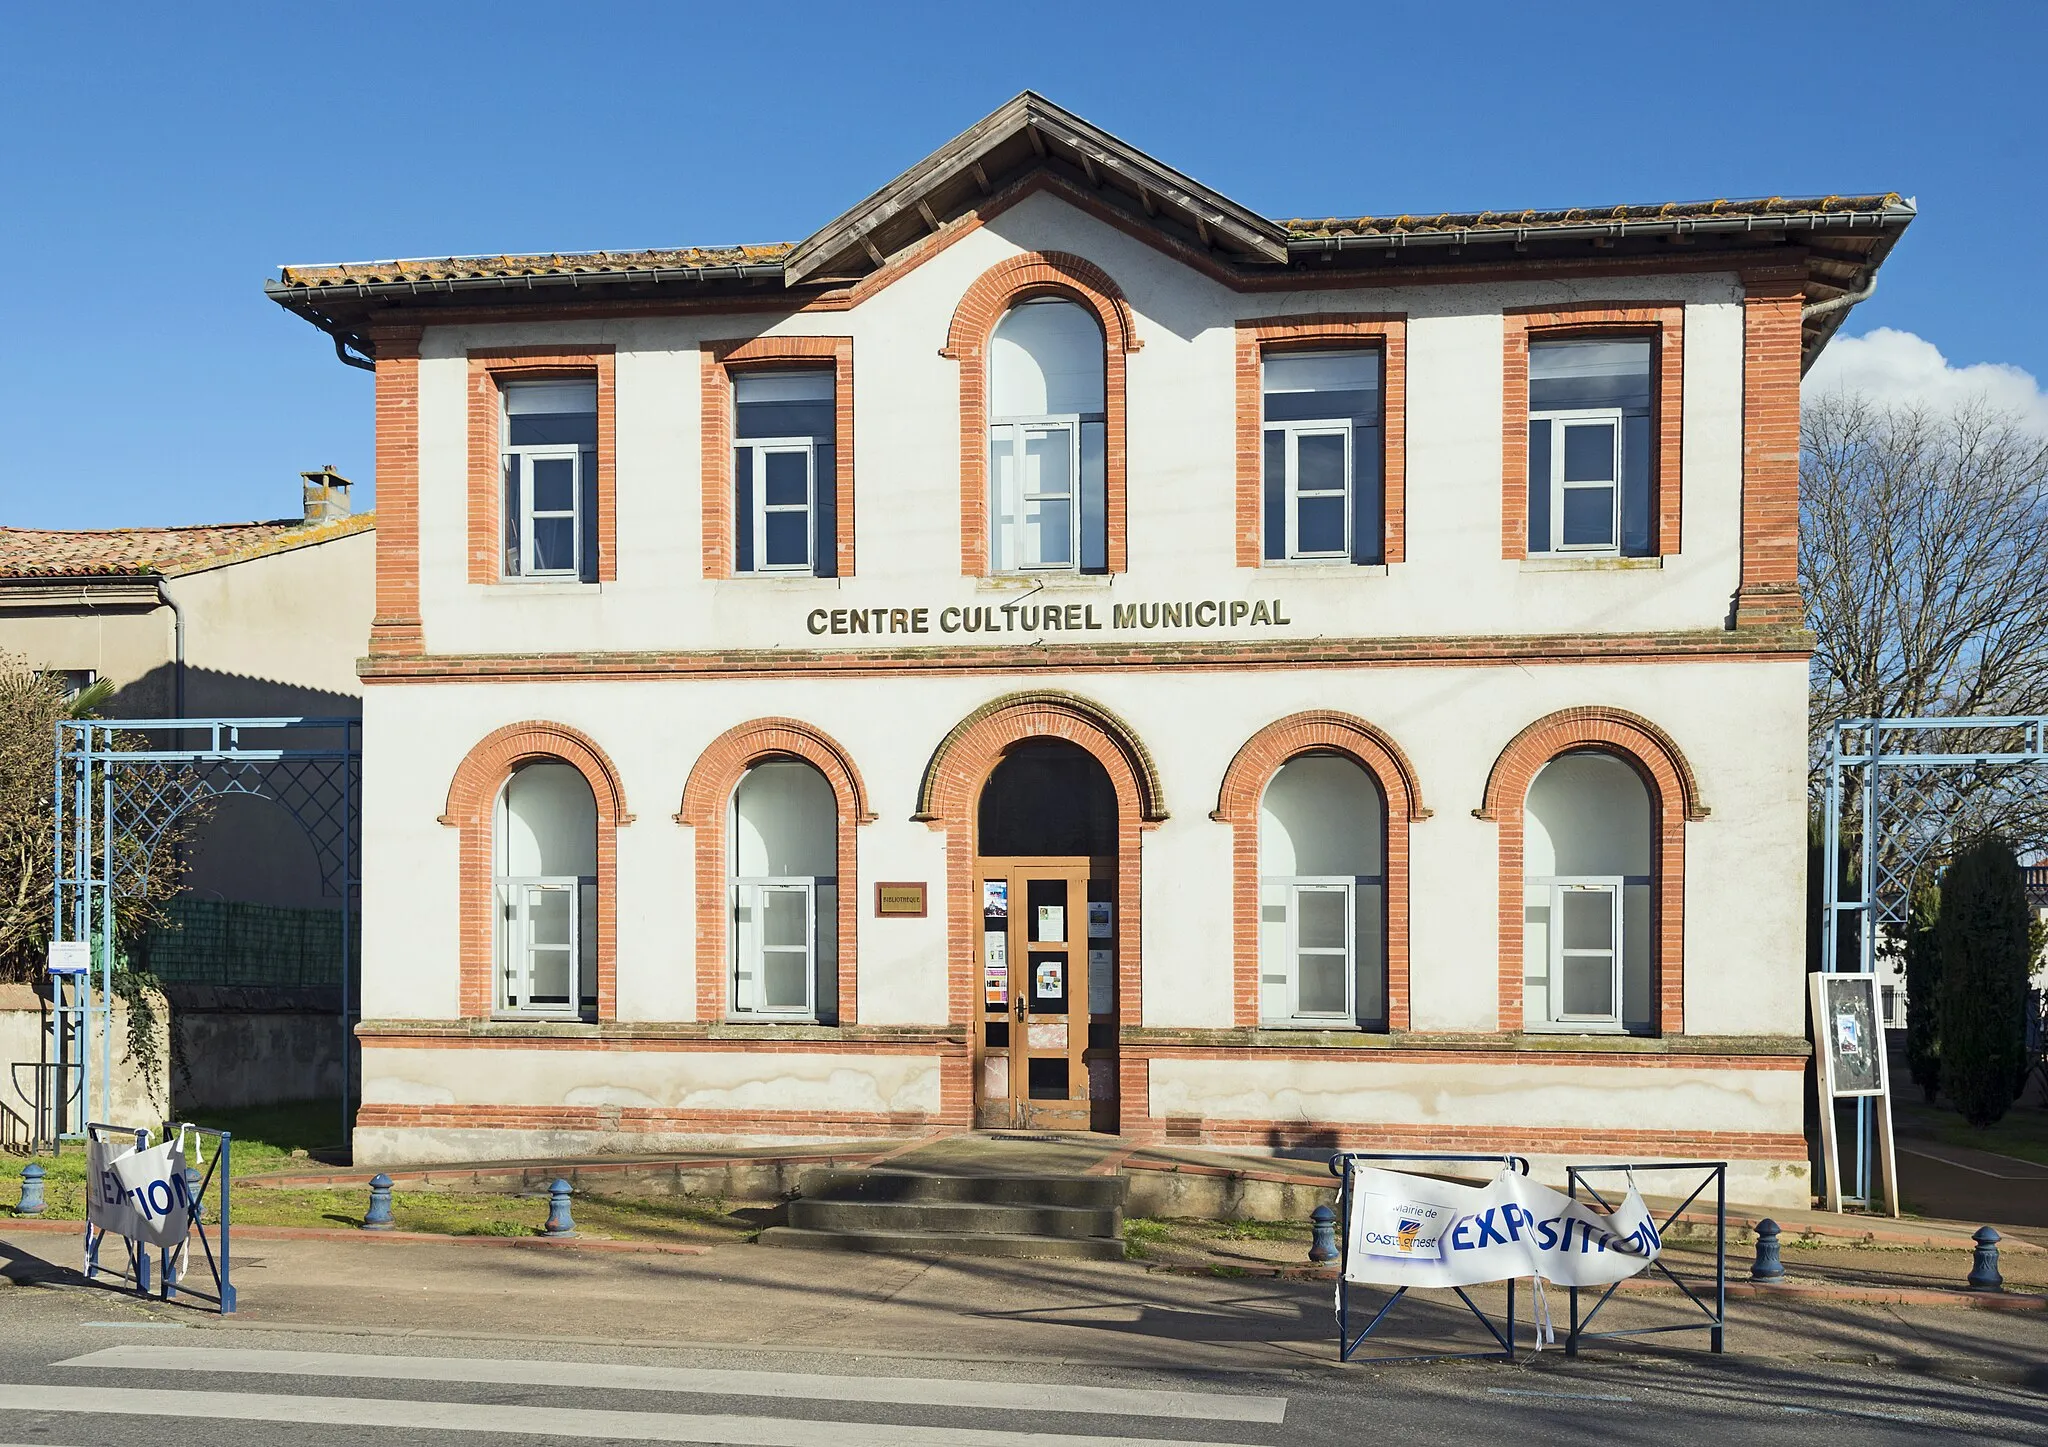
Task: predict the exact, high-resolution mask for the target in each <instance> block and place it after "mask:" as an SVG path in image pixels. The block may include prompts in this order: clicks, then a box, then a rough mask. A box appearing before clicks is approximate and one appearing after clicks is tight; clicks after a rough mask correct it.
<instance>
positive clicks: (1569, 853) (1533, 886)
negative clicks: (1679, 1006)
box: [1522, 749, 1655, 1033]
mask: <svg viewBox="0 0 2048 1447" xmlns="http://www.w3.org/2000/svg"><path fill="white" fill-rule="evenodd" d="M1525 811H1526V812H1525V815H1524V845H1523V920H1524V932H1523V980H1524V986H1525V988H1524V991H1523V997H1522V998H1523V1011H1524V1015H1525V1025H1526V1028H1528V1029H1531V1030H1541V1029H1551V1030H1579V1031H1622V1030H1628V1031H1634V1032H1639V1033H1647V1032H1649V1031H1651V1030H1652V1029H1653V1028H1654V1027H1653V1021H1654V1018H1655V1002H1654V1000H1653V998H1652V993H1651V988H1650V986H1651V977H1652V974H1653V971H1654V964H1653V960H1652V950H1651V933H1650V925H1651V920H1650V915H1651V904H1650V901H1651V897H1652V893H1651V891H1652V886H1653V884H1654V879H1653V874H1654V872H1655V865H1654V864H1653V862H1652V861H1653V860H1654V858H1655V853H1654V850H1653V849H1652V839H1651V821H1652V818H1653V816H1654V811H1653V810H1652V808H1651V807H1650V791H1649V789H1648V788H1647V787H1645V785H1644V783H1643V779H1642V776H1641V775H1640V774H1638V773H1637V772H1636V771H1635V769H1634V768H1633V767H1632V766H1631V765H1630V764H1628V763H1627V762H1626V761H1624V760H1622V759H1620V758H1618V757H1616V756H1615V755H1613V754H1609V753H1604V752H1600V751H1598V750H1592V749H1579V750H1574V751H1573V752H1571V753H1566V754H1561V755H1559V756H1558V757H1557V758H1555V759H1552V760H1551V761H1550V762H1549V763H1548V764H1545V765H1544V766H1543V771H1542V772H1541V773H1539V774H1538V775H1537V776H1536V779H1535V782H1534V783H1532V784H1531V785H1530V786H1529V799H1528V803H1527V805H1526V806H1525Z"/></svg>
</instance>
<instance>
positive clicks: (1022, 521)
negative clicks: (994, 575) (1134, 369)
mask: <svg viewBox="0 0 2048 1447" xmlns="http://www.w3.org/2000/svg"><path fill="white" fill-rule="evenodd" d="M1103 375H1104V353H1103V337H1102V325H1101V323H1100V322H1099V321H1097V320H1096V318H1095V316H1094V315H1093V314H1092V313H1090V312H1089V311H1088V309H1087V308H1085V307H1082V306H1079V305H1077V304H1076V303H1074V302H1071V301H1064V300H1060V299H1058V298H1053V297H1046V298H1041V299H1039V300H1036V301H1027V302H1023V303H1020V304H1019V305H1017V306H1014V307H1012V308H1011V309H1010V310H1009V312H1008V313H1007V314H1006V315H1005V316H1004V317H1003V319H1002V320H1001V321H1000V322H998V323H997V324H996V329H995V335H994V336H993V338H991V340H990V345H989V429H988V447H989V469H988V477H989V528H990V537H989V557H990V559H991V562H992V564H993V567H994V570H995V571H996V572H998V573H1037V572H1082V573H1103V572H1107V571H1108V570H1109V531H1108V525H1107V517H1106V504H1105V499H1104V493H1105V482H1104V477H1105V473H1104V463H1105V439H1106V436H1107V427H1106V424H1105V420H1104V406H1105V403H1104V400H1103V399H1104V381H1103Z"/></svg>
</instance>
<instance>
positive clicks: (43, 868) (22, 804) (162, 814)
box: [0, 653, 206, 980]
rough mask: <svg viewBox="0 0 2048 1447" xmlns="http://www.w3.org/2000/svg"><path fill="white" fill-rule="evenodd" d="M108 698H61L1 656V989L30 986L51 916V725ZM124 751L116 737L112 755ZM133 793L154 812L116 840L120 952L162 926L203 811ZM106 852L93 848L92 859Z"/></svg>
mask: <svg viewBox="0 0 2048 1447" xmlns="http://www.w3.org/2000/svg"><path fill="white" fill-rule="evenodd" d="M107 691H108V690H107V689H105V688H101V687H98V686H96V687H95V688H94V689H92V690H88V691H87V692H85V693H83V694H79V695H76V696H70V697H67V696H66V693H65V689H64V684H63V682H62V681H61V680H60V679H57V678H55V677H52V676H51V675H49V674H46V673H43V672H40V671H38V670H36V669H33V668H30V667H29V666H28V665H27V663H26V662H25V661H23V660H22V659H20V658H18V657H15V656H12V655H9V654H4V653H0V980H31V979H34V978H35V977H36V976H37V974H38V972H39V971H40V970H41V969H42V966H43V951H44V948H45V947H46V946H47V945H48V943H49V940H50V925H51V920H52V918H53V917H54V914H55V908H56V900H55V889H54V879H53V872H54V869H55V860H54V858H53V857H52V836H53V832H54V829H55V825H56V814H55V808H56V805H55V800H54V798H53V797H52V792H53V789H54V787H55V782H56V766H57V724H58V722H59V721H60V720H63V719H66V718H79V717H83V716H85V715H86V714H87V713H89V712H90V711H91V710H92V709H94V708H96V707H97V706H98V705H99V704H100V703H102V702H104V700H105V697H106V693H107ZM121 742H122V741H121V740H120V739H119V738H118V737H117V739H116V744H117V746H118V745H119V744H120V743H121ZM134 767H136V768H139V769H141V770H143V771H148V770H152V769H158V770H160V769H161V768H162V767H163V766H162V765H158V764H146V763H145V764H139V765H136V766H134ZM136 792H137V793H138V794H139V796H140V797H142V798H144V799H149V800H154V801H155V802H152V803H150V804H148V805H146V806H144V807H141V808H139V809H137V810H136V811H135V812H134V814H133V816H132V817H129V818H126V819H124V820H123V821H122V822H121V825H120V827H119V828H117V830H116V832H115V838H114V840H113V855H114V864H115V873H116V876H117V877H118V878H119V879H120V880H121V881H122V883H123V887H122V888H120V889H118V890H117V891H116V894H115V900H114V931H115V934H116V936H117V941H116V943H117V945H125V944H127V943H128V942H129V941H131V940H132V939H133V937H134V936H135V934H136V933H137V932H139V931H141V930H144V929H147V928H148V927H149V926H150V925H152V924H158V923H162V922H163V921H164V919H165V906H166V905H167V904H168V903H169V901H170V899H171V897H172V896H173V895H175V894H176V893H177V892H178V889H179V887H180V885H181V884H182V882H183V879H184V864H183V860H182V857H181V855H182V850H181V848H180V846H181V845H183V844H184V843H185V841H186V840H187V839H189V838H190V837H191V833H192V830H193V829H194V828H195V827H196V826H197V825H198V824H199V823H200V822H201V821H202V817H203V815H204V812H205V807H206V806H205V801H201V802H199V803H198V804H196V805H194V806H193V807H188V808H184V809H182V810H180V809H178V808H177V806H176V805H174V804H169V803H165V802H163V801H164V800H165V799H167V798H173V797H176V795H175V794H173V793H171V792H170V791H159V790H151V789H146V788H145V789H141V790H138V791H136ZM103 843H104V840H101V839H96V840H95V841H94V848H95V850H98V849H99V848H100V847H101V845H102V844H103ZM118 967H119V966H118V965H117V968H118Z"/></svg>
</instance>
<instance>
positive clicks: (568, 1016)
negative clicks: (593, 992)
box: [495, 874, 597, 1020]
mask: <svg viewBox="0 0 2048 1447" xmlns="http://www.w3.org/2000/svg"><path fill="white" fill-rule="evenodd" d="M495 882H496V885H497V890H496V894H497V905H498V998H497V1002H496V1004H497V1010H498V1013H500V1014H505V1015H532V1016H539V1017H541V1018H544V1019H550V1020H575V1019H580V1018H581V1017H582V1012H583V998H582V997H583V964H584V961H583V891H584V889H585V888H586V887H588V886H591V885H594V884H596V882H597V881H596V880H595V879H594V878H593V877H590V876H587V875H585V876H578V875H574V874H545V875H503V874H501V875H499V876H498V878H497V880H496V881H495ZM552 889H561V890H567V891H568V894H569V943H568V946H567V948H566V951H565V950H564V948H563V947H562V946H559V945H536V944H534V943H533V937H532V928H531V918H532V906H533V897H534V895H535V894H537V893H539V892H540V891H543V890H552ZM537 952H546V953H548V954H558V953H566V954H567V955H568V957H569V960H568V965H569V999H568V1003H566V1004H563V1005H535V1004H533V1003H532V999H533V976H534V968H533V965H534V955H535V954H536V953H537ZM515 1000H516V1001H517V1002H518V1003H516V1004H515V1003H514V1001H515Z"/></svg>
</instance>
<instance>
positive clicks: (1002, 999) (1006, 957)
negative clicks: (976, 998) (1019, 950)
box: [981, 930, 1010, 1005]
mask: <svg viewBox="0 0 2048 1447" xmlns="http://www.w3.org/2000/svg"><path fill="white" fill-rule="evenodd" d="M981 941H982V943H981V993H982V1000H983V1002H984V1003H985V1004H988V1005H1007V1004H1009V1003H1010V941H1009V938H1008V937H1007V936H1006V935H1004V934H1003V933H1002V932H1001V931H999V930H990V931H989V932H988V933H987V934H985V935H983V936H982V937H981Z"/></svg>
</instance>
